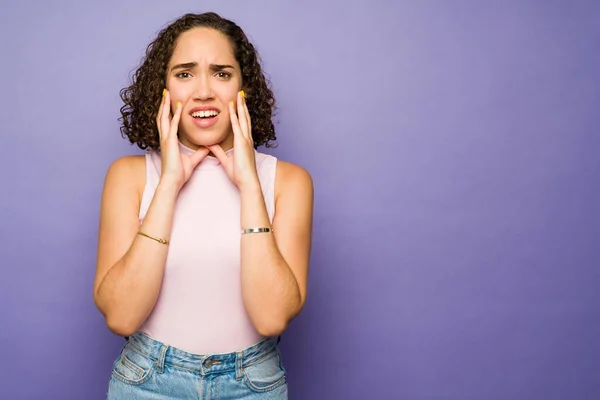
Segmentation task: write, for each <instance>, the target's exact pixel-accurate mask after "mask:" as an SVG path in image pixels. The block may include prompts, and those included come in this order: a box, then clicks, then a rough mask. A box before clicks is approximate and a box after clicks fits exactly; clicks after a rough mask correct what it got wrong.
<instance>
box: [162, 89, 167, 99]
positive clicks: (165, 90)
mask: <svg viewBox="0 0 600 400" xmlns="http://www.w3.org/2000/svg"><path fill="white" fill-rule="evenodd" d="M166 95H167V89H163V97H165V96H166Z"/></svg>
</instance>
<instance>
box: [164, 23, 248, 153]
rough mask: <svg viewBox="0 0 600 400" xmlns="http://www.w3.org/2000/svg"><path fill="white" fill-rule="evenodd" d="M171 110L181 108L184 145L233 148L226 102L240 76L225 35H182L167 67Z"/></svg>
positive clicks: (206, 32)
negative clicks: (214, 145) (179, 105)
mask: <svg viewBox="0 0 600 400" xmlns="http://www.w3.org/2000/svg"><path fill="white" fill-rule="evenodd" d="M166 82H167V89H168V90H169V93H170V95H171V108H172V110H175V109H176V105H177V101H181V103H182V105H183V109H182V113H181V120H180V122H179V139H180V141H181V143H183V144H184V145H185V146H187V147H190V148H193V149H196V148H198V147H199V146H209V145H213V144H218V143H219V144H221V146H222V147H223V149H224V150H228V149H230V148H231V147H232V146H233V131H232V128H231V120H230V117H229V107H228V103H229V102H230V101H232V100H234V102H235V100H236V96H237V93H238V91H240V90H241V88H242V75H241V70H240V66H239V64H238V62H237V61H236V59H235V57H234V56H233V52H232V49H231V45H230V43H229V40H228V39H227V37H226V36H224V35H223V34H222V33H220V32H218V31H216V30H214V29H210V28H193V29H191V30H188V31H186V32H183V33H182V34H181V35H180V36H179V38H178V40H177V45H176V47H175V50H174V51H173V55H172V57H171V60H170V61H169V65H168V66H167V79H166Z"/></svg>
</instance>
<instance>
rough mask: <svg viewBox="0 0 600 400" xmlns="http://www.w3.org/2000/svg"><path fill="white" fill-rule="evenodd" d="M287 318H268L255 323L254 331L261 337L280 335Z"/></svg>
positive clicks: (285, 327)
mask: <svg viewBox="0 0 600 400" xmlns="http://www.w3.org/2000/svg"><path fill="white" fill-rule="evenodd" d="M289 322H290V321H289V320H288V319H287V318H269V319H264V320H262V321H260V322H258V323H257V324H256V331H257V332H258V334H259V335H261V336H263V337H275V336H279V335H281V334H282V333H283V332H285V330H286V329H287V327H288V325H289Z"/></svg>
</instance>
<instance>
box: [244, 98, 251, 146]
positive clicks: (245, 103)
mask: <svg viewBox="0 0 600 400" xmlns="http://www.w3.org/2000/svg"><path fill="white" fill-rule="evenodd" d="M242 92H243V91H242ZM242 97H243V98H244V111H245V113H246V123H247V124H248V137H249V138H250V139H252V119H250V111H249V110H248V103H247V102H246V96H245V95H244V96H242Z"/></svg>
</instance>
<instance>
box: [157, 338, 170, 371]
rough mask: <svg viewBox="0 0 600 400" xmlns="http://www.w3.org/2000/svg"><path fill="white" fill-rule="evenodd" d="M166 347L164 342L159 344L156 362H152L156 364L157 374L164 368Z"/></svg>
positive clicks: (167, 347)
mask: <svg viewBox="0 0 600 400" xmlns="http://www.w3.org/2000/svg"><path fill="white" fill-rule="evenodd" d="M168 349H169V346H168V345H166V344H164V343H163V344H162V345H161V346H160V350H159V352H158V360H156V362H155V363H154V365H156V367H157V368H158V373H159V374H162V373H163V372H164V370H165V358H166V356H167V350H168Z"/></svg>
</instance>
